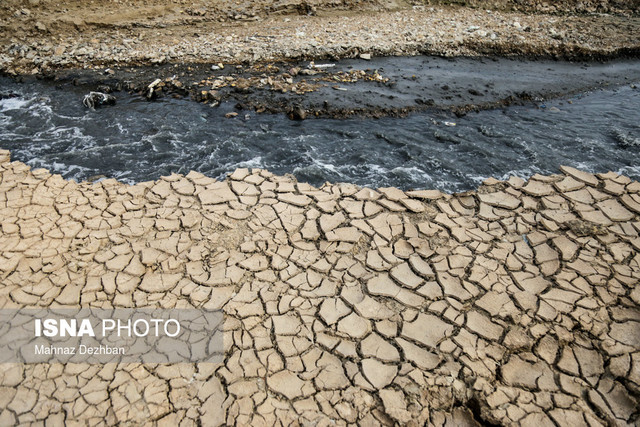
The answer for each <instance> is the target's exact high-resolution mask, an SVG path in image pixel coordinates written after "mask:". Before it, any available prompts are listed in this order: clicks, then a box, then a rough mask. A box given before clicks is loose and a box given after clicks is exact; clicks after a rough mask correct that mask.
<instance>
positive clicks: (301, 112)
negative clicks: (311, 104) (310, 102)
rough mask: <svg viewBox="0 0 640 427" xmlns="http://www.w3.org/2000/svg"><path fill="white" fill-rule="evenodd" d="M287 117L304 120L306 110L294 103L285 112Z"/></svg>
mask: <svg viewBox="0 0 640 427" xmlns="http://www.w3.org/2000/svg"><path fill="white" fill-rule="evenodd" d="M287 117H289V118H290V119H291V120H304V119H306V118H307V112H306V111H305V109H304V108H302V106H301V105H294V106H293V108H291V109H290V110H289V112H288V113H287Z"/></svg>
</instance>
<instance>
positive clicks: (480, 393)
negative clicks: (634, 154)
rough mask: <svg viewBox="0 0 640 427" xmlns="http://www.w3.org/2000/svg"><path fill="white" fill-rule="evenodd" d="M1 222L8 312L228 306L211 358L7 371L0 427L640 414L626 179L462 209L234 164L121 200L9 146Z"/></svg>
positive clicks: (571, 174) (566, 181)
mask: <svg viewBox="0 0 640 427" xmlns="http://www.w3.org/2000/svg"><path fill="white" fill-rule="evenodd" d="M0 224H1V227H2V234H0V248H1V249H0V251H1V252H0V306H2V307H5V308H6V307H27V306H66V307H78V306H94V307H145V306H161V307H165V308H171V307H207V308H221V309H222V310H223V311H224V312H225V314H226V327H225V329H226V335H225V361H224V363H223V364H222V365H219V366H218V365H204V364H201V365H198V364H180V365H169V366H163V365H135V364H134V365H106V366H99V365H93V366H86V365H66V366H65V365H60V364H57V365H6V364H4V365H2V366H1V367H0V386H2V394H1V396H2V402H3V403H2V405H0V407H1V408H2V410H1V412H0V423H2V424H10V423H16V422H18V423H28V422H37V421H42V420H44V419H45V418H49V419H50V420H54V421H55V420H57V421H59V422H63V420H64V422H66V423H69V422H72V421H81V422H88V423H99V422H107V423H108V424H116V423H118V422H120V423H126V422H131V423H136V424H137V423H142V422H151V421H150V420H157V421H158V424H160V425H165V424H166V425H175V424H177V423H179V422H180V421H181V422H186V423H198V422H202V424H203V425H219V424H221V423H224V422H226V423H228V424H235V423H238V424H243V425H248V424H251V425H261V424H265V425H274V424H275V423H276V422H277V421H280V422H282V423H289V422H317V423H319V425H325V424H329V423H331V424H334V423H335V424H337V425H346V424H347V423H355V422H360V423H363V424H367V425H379V424H384V425H391V424H393V423H394V422H398V423H401V424H415V425H423V424H425V423H429V424H433V425H442V424H443V423H444V422H445V421H449V422H451V423H454V424H461V423H465V422H467V423H474V422H476V421H479V422H492V423H500V424H507V425H508V424H514V423H520V424H521V425H534V424H536V425H552V420H553V422H555V423H558V424H560V425H586V424H587V423H588V424H589V425H592V424H617V425H624V424H633V423H634V422H637V421H638V415H639V414H638V407H639V405H638V403H639V402H640V371H638V367H639V366H640V363H639V362H640V361H639V360H638V354H640V353H639V351H640V328H639V317H638V307H639V304H640V288H639V287H638V283H639V281H640V255H639V251H640V236H639V233H640V183H638V182H634V181H631V180H630V179H628V178H626V177H624V176H618V175H616V174H613V173H607V174H599V175H592V174H589V173H585V172H581V171H578V170H575V169H572V168H563V169H562V174H559V175H551V176H534V177H532V178H531V179H530V180H529V181H527V182H524V181H522V180H520V179H518V178H512V179H510V180H509V181H507V182H499V181H496V180H493V179H489V180H487V181H486V182H485V184H484V185H482V186H481V187H480V188H478V190H477V191H473V192H468V193H464V194H455V195H448V194H442V193H440V192H438V191H428V190H425V191H407V192H403V191H400V190H398V189H394V188H381V189H378V190H371V189H366V188H358V187H356V186H353V185H348V184H327V185H325V186H323V187H322V188H319V189H317V188H313V187H311V186H309V185H305V184H302V183H297V182H295V180H293V179H292V178H290V177H280V176H274V175H273V174H270V173H268V172H266V171H261V170H253V171H250V170H241V169H239V170H236V171H235V172H234V173H233V174H232V175H230V176H229V178H228V179H227V180H225V181H222V182H216V181H214V180H213V179H210V178H207V177H206V176H203V175H201V174H198V173H194V172H192V173H190V174H188V175H187V176H180V175H172V176H169V177H164V178H162V179H160V180H158V181H154V182H146V183H140V184H137V185H133V186H128V185H124V184H121V183H119V182H117V181H115V180H104V181H101V182H98V183H93V184H89V183H75V182H70V181H65V180H63V179H62V178H61V177H60V176H58V175H51V174H49V173H48V172H47V171H45V170H42V169H40V170H31V169H30V168H29V167H28V166H26V165H24V164H22V163H19V162H11V163H10V162H9V153H8V152H6V151H2V152H0ZM145 277H146V278H147V279H149V278H153V279H154V280H146V281H145V285H144V286H142V285H141V283H142V281H143V279H144V278H145ZM165 279H166V280H165ZM149 284H155V287H154V286H150V285H149ZM474 418H475V421H474Z"/></svg>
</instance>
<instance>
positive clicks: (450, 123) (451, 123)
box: [443, 122, 456, 127]
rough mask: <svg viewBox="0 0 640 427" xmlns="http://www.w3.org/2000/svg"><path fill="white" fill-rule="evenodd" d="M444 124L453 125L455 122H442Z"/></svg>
mask: <svg viewBox="0 0 640 427" xmlns="http://www.w3.org/2000/svg"><path fill="white" fill-rule="evenodd" d="M443 123H444V125H445V126H449V127H453V126H455V125H456V124H455V123H454V122H443Z"/></svg>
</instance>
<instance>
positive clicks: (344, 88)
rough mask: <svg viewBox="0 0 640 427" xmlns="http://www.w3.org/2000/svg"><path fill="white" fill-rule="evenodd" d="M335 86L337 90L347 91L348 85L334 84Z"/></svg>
mask: <svg viewBox="0 0 640 427" xmlns="http://www.w3.org/2000/svg"><path fill="white" fill-rule="evenodd" d="M333 88H334V89H335V90H342V91H345V92H346V91H347V88H346V87H340V86H333Z"/></svg>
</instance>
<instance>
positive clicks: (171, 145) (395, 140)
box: [0, 79, 640, 192]
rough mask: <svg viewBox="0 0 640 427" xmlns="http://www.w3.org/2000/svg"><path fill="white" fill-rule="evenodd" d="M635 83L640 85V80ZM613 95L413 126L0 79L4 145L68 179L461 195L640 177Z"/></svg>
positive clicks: (639, 161)
mask: <svg viewBox="0 0 640 427" xmlns="http://www.w3.org/2000/svg"><path fill="white" fill-rule="evenodd" d="M636 84H637V83H636ZM634 86H635V85H634V84H625V85H623V86H617V87H613V88H612V87H607V88H606V89H598V90H594V91H590V92H584V93H580V94H577V95H572V96H570V97H565V98H558V99H555V100H551V101H538V102H535V103H532V104H531V105H527V106H511V107H505V108H501V109H494V110H486V111H481V112H478V113H470V114H468V115H466V116H464V117H461V118H457V117H455V116H454V115H452V114H450V113H448V112H442V111H432V112H424V113H415V114H412V115H410V116H408V117H405V118H383V119H370V118H367V119H363V118H353V119H343V120H332V119H310V120H306V121H302V122H294V121H290V120H288V119H286V118H285V117H284V116H283V115H267V114H256V113H254V112H244V111H241V112H240V114H239V115H238V116H237V117H235V118H232V119H228V118H225V117H224V114H225V113H227V112H229V111H233V105H232V104H223V105H221V106H220V107H217V108H212V107H209V106H207V105H203V104H198V103H195V102H192V101H188V100H179V99H163V100H161V101H155V102H148V101H146V100H143V99H141V98H139V97H137V96H132V95H128V94H125V93H118V94H117V97H118V103H117V105H115V106H112V107H104V108H99V109H97V110H96V111H91V110H88V109H86V108H85V107H84V106H83V105H82V103H81V99H82V95H83V94H84V93H85V92H81V91H80V89H78V88H74V87H65V88H64V90H60V89H56V88H55V87H54V86H53V85H51V84H47V83H42V82H31V83H25V84H16V83H13V82H12V81H10V80H8V79H2V80H0V92H3V93H7V92H13V93H14V94H17V95H18V96H17V97H13V98H6V99H1V100H0V147H1V148H3V149H8V150H10V151H11V153H12V159H13V160H19V161H23V162H25V163H27V164H29V165H30V166H32V167H34V168H36V167H44V168H47V169H50V170H51V171H53V172H56V173H60V174H62V175H63V176H64V177H65V178H69V179H75V180H78V181H80V180H85V179H87V178H89V177H92V176H95V175H105V176H106V177H113V178H116V179H119V180H121V181H124V182H129V183H133V182H140V181H147V180H154V179H157V178H158V177H160V176H162V175H168V174H170V173H172V172H177V173H183V174H185V173H188V172H189V171H190V170H196V171H199V172H202V173H204V174H206V175H208V176H212V177H216V178H223V177H224V176H225V174H226V173H228V172H232V171H233V170H234V169H236V168H239V167H251V168H264V169H268V170H269V171H271V172H273V173H276V174H285V173H291V174H293V175H295V176H296V177H297V178H298V180H299V181H304V182H309V183H311V184H314V185H321V184H322V183H324V182H325V181H330V182H349V183H355V184H359V185H365V186H370V187H374V188H375V187H382V186H395V187H399V188H402V189H412V188H437V189H440V190H443V191H449V192H451V191H464V190H469V189H472V188H474V187H476V186H477V185H478V183H479V182H481V181H482V180H483V179H485V178H487V177H490V176H493V177H497V178H507V177H508V176H509V175H517V176H520V177H522V178H527V177H529V176H531V175H533V174H535V173H542V174H549V173H556V172H557V171H558V166H560V165H569V166H574V167H577V168H580V169H584V170H587V171H591V172H607V171H609V170H612V171H615V172H618V173H621V174H625V175H627V176H630V177H632V178H634V179H640V89H637V88H634Z"/></svg>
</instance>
